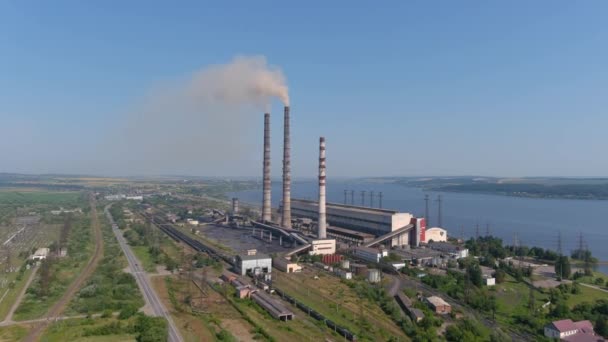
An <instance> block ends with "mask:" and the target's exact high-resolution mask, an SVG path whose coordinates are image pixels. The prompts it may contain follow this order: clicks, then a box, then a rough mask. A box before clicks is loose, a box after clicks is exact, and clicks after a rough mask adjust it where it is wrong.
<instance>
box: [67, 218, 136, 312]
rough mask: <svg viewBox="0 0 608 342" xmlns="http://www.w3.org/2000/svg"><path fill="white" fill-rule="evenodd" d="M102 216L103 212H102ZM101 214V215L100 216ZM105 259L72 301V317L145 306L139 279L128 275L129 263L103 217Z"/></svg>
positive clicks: (69, 310)
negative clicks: (126, 268)
mask: <svg viewBox="0 0 608 342" xmlns="http://www.w3.org/2000/svg"><path fill="white" fill-rule="evenodd" d="M98 212H99V213H102V212H103V210H101V209H99V210H98ZM100 215H101V214H100ZM100 222H101V227H102V233H103V240H104V258H103V259H101V261H100V263H99V265H98V266H97V269H96V270H95V273H93V275H92V276H91V278H90V279H89V280H87V281H86V283H85V284H84V285H83V286H82V288H81V289H80V290H79V291H78V293H77V294H76V296H75V297H74V299H73V300H72V301H71V302H70V305H69V307H68V310H67V312H66V313H67V314H68V315H72V314H92V313H101V312H104V311H106V310H108V311H110V312H116V311H121V310H123V309H124V308H128V307H135V308H139V307H141V306H143V305H144V301H143V298H142V296H141V294H140V293H139V288H138V287H137V283H136V281H135V278H134V277H133V275H131V274H130V273H126V272H124V268H125V267H126V266H127V260H126V258H125V256H124V254H123V253H122V250H121V249H120V246H119V245H118V241H117V240H116V237H115V236H114V233H113V232H112V230H111V227H110V225H109V224H108V223H107V222H106V221H105V220H104V219H103V218H102V217H100Z"/></svg>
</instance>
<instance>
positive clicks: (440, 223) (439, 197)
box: [437, 195, 443, 228]
mask: <svg viewBox="0 0 608 342" xmlns="http://www.w3.org/2000/svg"><path fill="white" fill-rule="evenodd" d="M442 219H443V217H442V215H441V195H437V226H439V227H440V228H443V222H442Z"/></svg>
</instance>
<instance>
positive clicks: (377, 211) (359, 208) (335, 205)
mask: <svg viewBox="0 0 608 342" xmlns="http://www.w3.org/2000/svg"><path fill="white" fill-rule="evenodd" d="M295 202H302V203H308V204H311V205H318V202H317V201H312V200H305V199H298V198H292V199H291V203H292V205H293V204H294V203H295ZM325 205H326V207H327V208H328V209H329V208H339V209H347V210H352V211H357V212H360V213H367V214H376V215H395V214H399V212H398V211H396V210H389V209H380V208H370V207H362V206H357V205H348V204H339V203H326V204H325Z"/></svg>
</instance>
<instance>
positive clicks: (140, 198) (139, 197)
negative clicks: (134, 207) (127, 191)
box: [127, 195, 144, 201]
mask: <svg viewBox="0 0 608 342" xmlns="http://www.w3.org/2000/svg"><path fill="white" fill-rule="evenodd" d="M127 199H128V200H131V201H143V200H144V196H141V195H138V196H127Z"/></svg>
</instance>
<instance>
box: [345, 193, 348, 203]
mask: <svg viewBox="0 0 608 342" xmlns="http://www.w3.org/2000/svg"><path fill="white" fill-rule="evenodd" d="M347 194H348V190H344V204H346V196H347Z"/></svg>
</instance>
